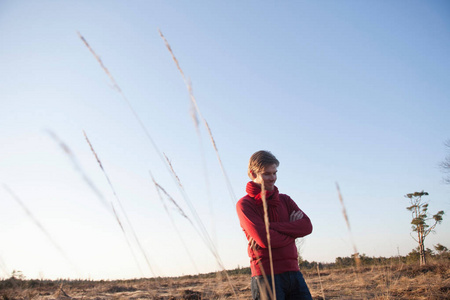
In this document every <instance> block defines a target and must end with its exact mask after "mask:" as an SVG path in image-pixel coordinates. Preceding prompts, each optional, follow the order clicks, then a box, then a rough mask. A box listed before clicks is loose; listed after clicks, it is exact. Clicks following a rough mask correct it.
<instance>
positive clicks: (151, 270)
mask: <svg viewBox="0 0 450 300" xmlns="http://www.w3.org/2000/svg"><path fill="white" fill-rule="evenodd" d="M83 134H84V137H85V139H86V142H87V143H88V145H89V147H90V148H91V151H92V154H93V155H94V157H95V159H96V160H97V163H98V165H99V167H100V169H101V170H102V172H103V175H105V178H106V181H107V182H108V184H109V187H110V188H111V191H112V192H113V195H114V197H115V198H116V200H117V203H119V207H120V210H121V211H122V213H123V215H124V216H125V220H126V221H127V224H128V226H129V228H130V229H131V233H132V234H133V237H134V240H135V241H136V244H137V245H138V247H139V250H140V251H141V254H142V256H144V258H145V261H146V263H147V267H148V268H149V270H150V272H151V273H152V275H153V276H156V273H155V271H154V269H153V267H152V265H151V263H150V260H149V258H148V256H147V253H146V252H145V250H144V247H142V244H141V242H140V240H139V238H138V236H137V234H136V231H135V230H134V227H133V225H132V224H131V221H130V218H128V215H127V213H126V211H125V208H124V207H123V205H122V201H120V198H119V196H118V195H117V192H116V189H115V188H114V186H113V184H112V182H111V180H110V179H109V176H108V173H106V170H105V168H104V167H103V164H102V162H101V161H100V158H99V157H98V155H97V153H96V152H95V150H94V147H93V146H92V143H91V141H90V140H89V138H88V136H87V134H86V132H85V131H83ZM112 207H113V210H114V214H115V216H116V219H117V222H118V223H119V225H120V227H121V228H122V232H123V233H124V234H125V230H124V229H123V226H122V222H121V221H120V219H119V217H118V215H117V213H116V210H115V209H114V206H112ZM125 237H126V234H125ZM126 239H127V243H128V245H129V247H130V249H131V250H132V247H131V245H130V243H129V241H128V238H127V237H126ZM132 251H133V250H132ZM133 256H134V252H133ZM136 263H137V260H136ZM137 264H138V266H139V269H140V265H139V263H137ZM141 273H142V270H141Z"/></svg>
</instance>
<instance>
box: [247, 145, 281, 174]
mask: <svg viewBox="0 0 450 300" xmlns="http://www.w3.org/2000/svg"><path fill="white" fill-rule="evenodd" d="M273 164H275V165H277V167H278V166H279V165H280V162H279V161H278V159H277V158H276V157H275V155H273V154H272V153H270V151H266V150H260V151H258V152H255V153H253V155H252V156H251V157H250V161H249V163H248V171H247V174H248V177H250V179H252V180H253V177H252V172H254V173H258V172H261V171H262V170H264V168H265V167H267V166H271V165H273Z"/></svg>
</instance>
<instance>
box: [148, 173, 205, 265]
mask: <svg viewBox="0 0 450 300" xmlns="http://www.w3.org/2000/svg"><path fill="white" fill-rule="evenodd" d="M150 177H151V178H152V181H153V184H154V185H155V187H156V191H157V193H158V196H159V199H160V200H161V203H162V205H163V207H164V210H165V211H166V213H167V215H168V216H169V219H170V222H171V223H172V226H173V228H174V229H175V232H176V233H177V235H178V238H179V239H180V241H181V243H182V244H183V247H184V250H185V251H186V253H187V255H188V256H189V260H190V261H191V263H192V266H193V267H194V269H195V271H196V272H197V273H199V271H198V268H197V264H196V263H195V260H194V259H193V257H192V255H191V252H190V251H189V248H188V247H187V245H186V242H185V241H184V238H183V236H182V235H181V234H180V231H179V230H178V227H177V226H176V224H175V221H174V219H173V217H172V214H171V213H170V212H169V209H168V207H167V205H166V202H165V201H164V198H163V195H162V194H161V192H162V193H163V194H164V195H166V197H167V198H168V199H169V201H170V202H171V203H172V204H173V205H175V207H176V209H177V211H178V213H179V214H180V215H181V216H182V217H183V218H185V219H186V220H188V221H189V223H190V224H191V225H192V226H193V227H194V229H195V230H197V229H196V228H195V226H194V224H193V223H192V221H191V219H190V218H189V217H188V216H187V215H186V214H185V212H184V211H183V209H182V208H181V207H180V206H179V205H178V203H177V202H176V201H175V199H173V198H172V196H170V195H169V193H167V192H166V190H165V189H164V188H163V187H162V186H161V185H159V184H158V183H157V182H156V180H155V178H154V177H153V175H152V173H151V172H150ZM197 232H198V231H197Z"/></svg>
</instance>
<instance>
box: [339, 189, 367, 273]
mask: <svg viewBox="0 0 450 300" xmlns="http://www.w3.org/2000/svg"><path fill="white" fill-rule="evenodd" d="M336 189H337V192H338V196H339V202H341V205H342V214H343V215H344V219H345V223H346V224H347V229H348V233H349V235H350V240H351V242H352V245H353V252H354V253H355V264H356V268H357V269H358V270H359V267H360V266H361V259H360V258H359V253H358V249H357V248H356V243H355V241H354V240H353V235H352V230H351V227H350V220H349V219H348V216H347V209H346V208H345V204H344V198H342V194H341V190H340V188H339V184H338V183H337V182H336Z"/></svg>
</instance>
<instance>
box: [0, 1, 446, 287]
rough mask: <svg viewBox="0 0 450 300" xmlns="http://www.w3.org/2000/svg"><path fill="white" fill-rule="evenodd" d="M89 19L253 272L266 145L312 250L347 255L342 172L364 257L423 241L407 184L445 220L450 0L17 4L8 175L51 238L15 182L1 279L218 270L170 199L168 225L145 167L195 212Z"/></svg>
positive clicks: (4, 102)
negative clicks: (240, 209) (251, 172)
mask: <svg viewBox="0 0 450 300" xmlns="http://www.w3.org/2000/svg"><path fill="white" fill-rule="evenodd" d="M158 28H159V29H160V30H161V31H162V32H163V34H164V35H165V36H166V38H167V39H168V41H169V43H170V44H171V46H172V49H173V51H174V53H175V55H176V56H177V58H178V60H179V62H180V65H181V67H182V68H183V71H184V72H185V74H186V76H187V77H188V78H189V79H190V81H191V82H192V87H193V90H194V94H195V97H196V99H197V102H198V105H199V107H200V110H201V112H202V114H203V116H204V117H205V119H206V120H207V121H208V123H209V125H210V127H211V130H212V133H213V135H214V138H215V141H216V143H217V147H218V149H219V153H220V155H221V159H222V161H223V164H224V167H225V169H226V172H227V174H228V176H229V179H230V182H231V186H232V188H233V191H234V193H235V195H236V198H234V199H233V198H231V197H230V195H229V191H228V189H227V186H226V182H225V180H224V177H223V175H222V172H221V170H220V167H219V164H218V161H217V159H216V155H215V152H214V150H213V148H212V146H211V144H210V142H209V136H208V134H207V131H206V129H205V127H204V126H203V125H201V126H200V132H201V141H199V138H198V136H197V133H196V129H195V126H194V123H193V122H192V119H191V116H190V101H189V94H188V92H187V89H186V87H185V85H184V83H183V80H182V77H181V76H180V74H179V72H178V70H177V69H176V66H175V65H174V63H173V61H172V58H171V56H170V54H169V52H168V51H167V49H166V47H165V45H164V42H163V40H162V39H161V38H160V36H159V34H158ZM77 31H79V32H80V33H81V34H82V35H83V36H84V37H85V38H86V40H87V41H88V42H89V43H90V45H91V46H92V48H93V49H94V50H95V51H96V52H97V54H98V55H100V56H101V59H102V61H103V63H104V64H105V65H106V66H107V68H108V69H109V71H110V72H111V73H112V75H113V76H114V77H115V79H116V81H117V83H118V84H119V86H120V87H121V89H122V90H123V92H124V94H125V95H126V97H127V98H128V99H129V101H130V103H131V104H132V106H133V107H134V109H135V110H136V112H137V114H138V115H139V117H140V118H141V119H142V121H143V123H144V125H145V126H146V127H147V128H148V131H149V132H150V134H151V136H152V138H153V139H154V141H155V143H156V144H157V145H158V147H159V149H160V150H161V151H162V152H164V153H165V154H166V155H167V156H168V157H169V158H170V160H171V162H172V164H173V167H174V168H175V170H176V172H177V174H178V176H179V178H180V180H181V182H182V184H183V186H184V187H185V189H186V193H187V195H188V196H189V199H191V201H192V203H193V205H194V206H195V208H196V210H197V213H198V215H199V217H200V219H201V220H202V222H203V224H204V226H205V227H206V228H207V230H208V231H209V234H210V235H211V238H212V240H213V241H214V243H215V244H216V247H217V249H218V252H219V254H220V257H221V258H222V260H223V262H224V264H225V266H226V268H235V267H237V266H238V265H239V266H248V265H249V258H248V257H247V254H246V240H245V237H244V234H243V233H242V231H241V229H240V227H239V222H238V219H237V216H236V213H235V207H234V204H235V203H236V201H237V200H238V198H240V197H242V196H244V193H245V192H244V187H245V184H246V182H247V181H248V178H247V175H246V168H247V162H248V159H249V157H250V156H251V154H252V153H253V152H255V151H257V150H261V149H266V150H270V151H272V152H273V153H274V154H275V155H276V156H277V157H278V158H279V160H280V161H281V165H280V167H279V177H278V182H277V186H278V187H279V189H280V191H281V192H283V193H286V194H289V195H290V196H291V197H292V198H293V199H294V200H295V201H296V202H297V204H298V205H299V206H300V207H301V208H302V209H303V210H304V211H305V212H306V213H307V214H308V215H309V216H310V218H311V219H312V222H313V225H314V232H313V233H312V235H310V236H309V237H307V238H305V242H304V243H303V246H302V249H301V252H302V255H303V257H304V258H305V259H307V260H309V261H312V260H314V261H324V262H330V261H334V259H335V258H336V257H338V256H349V255H351V254H352V252H353V246H352V243H351V242H350V240H351V238H350V235H349V232H348V230H347V227H346V223H345V221H344V218H343V216H342V212H341V211H342V208H341V206H340V203H339V200H338V195H337V192H336V187H335V182H338V183H339V185H340V187H341V191H342V194H343V197H344V201H345V204H346V208H347V213H348V215H349V218H350V223H351V228H352V236H353V240H354V241H355V244H356V247H357V248H358V251H359V252H361V253H365V254H366V255H369V256H392V255H397V254H398V252H399V253H400V254H402V255H404V254H407V253H408V252H409V251H411V249H412V248H413V247H415V246H416V245H415V242H414V241H413V239H412V238H411V237H410V225H409V222H410V219H411V217H410V214H409V212H408V211H406V209H405V207H406V206H407V204H408V202H407V200H406V199H405V198H404V197H403V195H405V194H407V193H410V192H414V191H421V190H425V191H427V192H428V193H429V194H430V196H429V197H428V200H429V201H430V207H429V208H430V212H431V213H435V212H437V211H438V210H444V211H446V212H447V213H450V186H449V185H445V184H444V183H443V181H442V177H443V174H442V173H441V171H440V170H439V167H438V164H439V162H440V161H442V160H443V159H444V157H445V156H446V155H447V154H448V150H446V148H445V146H444V142H445V141H446V140H447V139H449V138H450V121H449V117H448V115H449V112H450V72H449V70H450V56H449V53H450V4H449V3H448V2H447V1H427V2H424V1H408V2H407V3H406V2H404V1H363V2H362V1H283V2H279V1H278V2H275V1H214V2H205V1H8V0H6V1H5V0H4V1H1V2H0V67H1V72H0V145H1V146H0V183H1V184H6V185H7V186H8V187H9V189H11V190H12V191H13V192H14V193H15V194H16V196H17V197H18V198H20V200H21V201H22V202H23V204H24V205H25V206H26V208H27V209H28V210H29V211H30V212H31V213H32V215H33V218H34V219H35V220H37V222H39V224H40V225H41V226H42V227H43V228H45V231H46V232H47V234H48V235H49V236H50V237H51V238H48V236H46V234H45V233H43V231H42V230H41V229H40V228H39V227H38V226H37V225H36V223H35V222H34V221H33V219H32V217H30V216H29V215H27V213H26V212H25V210H24V209H23V207H21V205H20V204H19V203H18V201H16V200H14V198H13V197H12V195H11V194H10V193H9V192H7V190H6V189H5V188H3V187H2V188H1V189H0V277H9V276H10V274H11V272H12V270H21V271H22V272H23V273H24V275H25V276H26V277H27V278H80V277H81V278H93V279H114V278H134V277H141V276H152V275H158V276H169V275H181V274H195V273H198V272H209V271H214V270H218V269H219V267H218V266H217V262H216V260H215V259H214V257H213V256H212V255H211V253H210V252H209V251H208V250H207V248H206V246H205V244H204V243H203V242H202V240H201V239H200V238H199V236H198V234H197V232H196V231H195V230H194V229H193V227H192V226H191V224H190V223H189V222H188V221H187V220H186V219H185V218H183V217H182V216H181V215H180V214H179V213H178V212H177V211H176V210H175V208H174V206H173V205H171V204H170V203H167V205H168V208H169V213H170V216H171V218H172V219H173V221H174V224H175V226H176V228H177V229H174V226H173V224H172V222H171V221H170V220H171V218H170V217H169V216H168V214H167V213H166V211H165V210H164V207H163V205H162V204H161V201H160V199H159V198H158V195H157V192H156V189H155V187H154V185H153V183H152V181H151V178H150V175H149V171H151V172H152V174H153V175H154V177H155V179H156V181H158V183H159V184H161V186H163V187H164V188H165V189H166V191H167V192H168V193H170V194H171V195H172V196H173V198H174V199H175V200H176V201H177V202H178V203H179V205H180V206H181V207H182V209H183V210H185V211H186V213H187V214H188V216H189V218H191V219H192V220H193V219H194V218H193V216H192V215H191V213H190V211H189V209H188V205H187V204H186V203H185V201H184V199H183V197H182V196H181V194H180V192H179V190H178V189H177V187H176V184H175V183H174V181H173V180H172V178H171V176H170V174H169V172H168V171H167V169H166V167H165V166H164V164H163V162H162V161H161V160H160V158H159V156H158V154H157V153H156V151H155V149H154V148H153V147H152V145H151V143H150V142H149V141H148V139H147V138H146V136H145V134H144V132H143V130H142V128H141V127H140V125H139V123H138V122H137V120H136V119H135V118H134V116H133V114H132V113H131V112H130V110H129V109H128V107H127V105H126V103H125V102H124V101H123V99H122V97H121V95H120V94H119V93H117V92H116V91H115V90H114V88H113V86H112V83H111V81H110V80H109V78H108V77H107V76H106V74H105V73H104V72H103V70H102V69H101V68H100V66H99V64H98V63H97V61H96V60H95V58H94V57H93V56H92V54H91V53H90V52H89V50H88V49H87V48H86V47H85V45H84V44H83V42H82V41H81V40H80V38H79V37H78V35H77ZM47 130H50V131H51V132H53V133H54V134H56V135H57V136H58V137H59V138H60V139H61V140H63V141H64V142H65V143H66V144H67V145H68V146H69V147H70V149H71V151H72V152H73V154H74V155H75V156H76V159H77V161H78V164H79V167H80V168H82V169H83V170H84V174H85V176H87V177H89V180H90V181H91V183H92V184H93V185H95V186H96V188H97V189H98V190H99V191H100V193H101V194H102V195H103V197H104V201H106V202H108V203H110V202H112V203H113V204H114V206H115V207H116V209H117V210H118V214H119V217H120V218H121V220H122V221H123V222H124V226H125V229H126V232H127V236H128V238H129V239H130V244H131V248H132V249H133V250H132V251H133V252H134V255H135V257H136V260H137V263H136V262H135V260H134V259H133V255H132V253H131V251H130V247H129V246H128V245H127V242H126V239H125V238H124V235H123V234H122V232H121V230H120V227H119V226H118V223H117V222H116V219H115V217H114V216H113V214H112V213H111V210H110V209H106V208H105V207H104V205H102V202H101V200H100V199H99V197H98V196H97V195H96V194H95V193H94V192H93V190H92V189H91V188H90V187H89V186H88V185H87V184H86V182H85V181H84V180H83V177H82V175H81V174H80V173H79V172H78V171H77V169H76V168H74V166H73V164H72V162H71V161H70V159H69V158H68V156H67V155H66V154H65V153H64V152H63V151H62V150H61V148H60V147H59V146H58V144H57V143H56V142H55V141H54V139H52V138H51V137H50V135H49V134H48V132H47ZM83 130H84V131H85V132H86V133H87V135H88V136H89V138H90V140H91V142H92V144H93V146H94V147H95V149H96V152H97V154H98V156H99V158H100V159H101V161H102V163H103V166H104V168H105V170H106V172H107V173H108V175H109V177H110V180H111V182H112V184H113V186H114V188H115V190H116V192H117V195H118V196H119V199H120V201H121V203H122V204H123V207H124V210H125V212H126V214H127V215H128V217H129V219H130V221H131V223H132V225H133V227H134V229H135V231H136V235H137V236H138V237H139V240H140V242H141V244H142V247H143V249H145V252H146V253H147V256H148V258H149V261H150V265H151V266H152V268H153V273H152V272H151V271H150V270H149V268H148V266H147V264H146V262H145V259H144V257H143V255H142V253H141V252H140V250H139V247H138V246H137V244H136V242H135V241H134V239H133V236H132V233H131V231H130V229H129V225H128V224H127V223H126V222H125V221H124V220H125V217H124V215H123V212H122V210H120V209H119V205H118V203H117V200H116V199H115V197H114V195H113V193H112V191H111V189H110V187H109V185H108V183H107V181H106V179H105V176H104V175H103V173H102V171H101V169H100V168H99V166H98V164H97V162H96V160H95V158H94V156H93V155H92V153H91V151H90V148H89V145H88V144H87V143H86V141H85V139H84V136H83ZM204 162H205V163H204ZM205 165H206V168H205V167H204V166H205ZM205 170H206V171H205ZM180 236H181V237H182V240H181V239H180ZM183 243H184V244H185V245H186V248H187V249H189V252H190V256H191V257H192V259H189V254H187V251H186V248H185V247H184V246H183ZM436 243H441V244H443V245H445V246H447V247H450V226H449V220H448V219H447V217H446V215H445V216H444V221H443V223H442V224H441V225H440V226H438V227H437V232H436V234H432V235H430V236H429V237H428V238H427V240H426V246H427V247H429V248H432V246H433V245H435V244H436ZM58 247H59V248H58ZM63 253H64V254H63ZM138 265H139V266H140V268H141V271H140V270H139V267H138Z"/></svg>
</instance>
